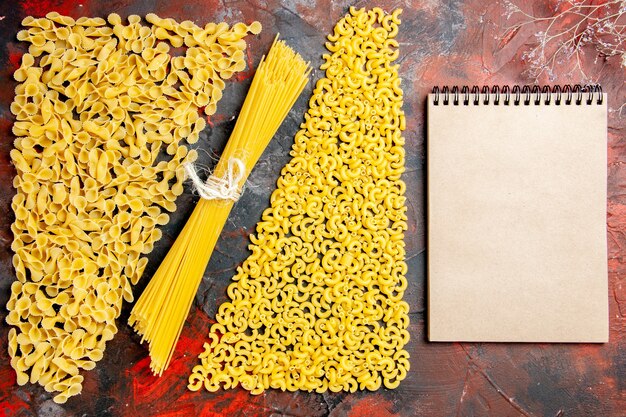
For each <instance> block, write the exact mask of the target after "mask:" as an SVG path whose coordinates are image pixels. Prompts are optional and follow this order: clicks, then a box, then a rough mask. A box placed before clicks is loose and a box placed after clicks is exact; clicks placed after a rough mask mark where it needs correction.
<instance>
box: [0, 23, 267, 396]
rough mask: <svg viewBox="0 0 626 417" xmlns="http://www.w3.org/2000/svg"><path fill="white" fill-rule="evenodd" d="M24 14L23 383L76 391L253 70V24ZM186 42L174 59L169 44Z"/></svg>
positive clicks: (20, 77)
mask: <svg viewBox="0 0 626 417" xmlns="http://www.w3.org/2000/svg"><path fill="white" fill-rule="evenodd" d="M146 20H147V21H148V23H149V25H148V26H144V25H142V24H141V19H140V17H139V16H129V17H128V22H127V23H123V22H122V19H121V18H120V16H118V15H116V14H111V15H109V16H108V19H107V21H105V20H104V19H101V18H85V17H83V18H80V19H76V20H75V19H73V18H71V17H67V16H61V15H59V14H58V13H54V12H53V13H49V14H48V15H46V17H45V18H38V19H37V18H33V17H27V18H25V19H24V20H23V22H22V24H23V25H24V26H25V27H26V29H25V30H22V31H20V32H19V33H18V39H19V40H20V41H24V42H27V43H29V44H30V46H29V48H28V53H26V54H24V56H23V58H22V62H21V66H20V67H19V68H18V69H17V70H16V71H15V74H14V77H15V79H16V80H17V81H18V82H19V85H18V86H17V88H16V90H15V99H14V101H13V103H12V104H11V111H12V113H13V114H14V115H15V117H16V121H15V123H14V125H13V133H14V134H15V135H16V136H17V139H16V140H15V149H13V150H12V151H11V159H12V161H13V163H14V165H15V167H16V170H17V176H16V177H15V179H14V182H13V184H14V186H15V188H16V189H17V194H16V195H15V197H14V199H13V202H12V208H13V211H14V213H15V222H14V223H13V225H12V231H13V234H14V240H13V243H12V246H11V247H12V249H13V251H14V252H15V255H14V256H13V265H14V267H15V271H16V275H17V281H16V282H14V283H13V284H12V286H11V296H10V299H9V302H8V304H7V307H8V310H9V314H8V316H7V319H6V320H7V322H8V323H9V324H10V325H12V326H15V327H13V328H11V330H10V331H9V355H10V357H11V365H12V366H13V368H14V369H15V370H16V372H17V382H18V383H19V384H20V385H22V384H25V383H26V382H29V381H30V382H31V383H39V384H41V385H42V386H44V387H45V389H46V390H47V391H49V392H52V391H56V392H57V395H56V396H55V397H54V400H55V401H56V402H59V403H63V402H65V401H66V400H67V398H68V397H70V396H72V395H76V394H78V393H79V392H80V391H81V387H82V381H83V377H82V376H81V375H80V374H79V371H80V369H87V370H88V369H93V368H94V366H95V362H97V361H99V360H100V359H101V358H102V355H103V352H104V349H105V345H106V342H107V341H109V340H111V339H112V338H113V336H114V335H115V333H116V332H117V327H116V324H115V319H116V318H117V317H118V316H119V314H120V310H121V307H122V302H123V300H126V301H132V300H133V293H132V289H131V284H136V283H137V281H138V280H139V278H140V277H141V275H142V273H143V271H144V269H145V267H146V264H147V258H146V257H145V255H146V254H148V253H150V251H151V250H152V248H153V245H154V243H155V242H156V241H157V240H158V239H159V238H160V237H161V231H160V230H159V228H158V227H159V226H160V225H164V224H166V223H167V222H168V220H169V216H168V214H167V211H170V212H171V211H173V210H175V209H176V204H175V201H176V198H177V197H178V196H179V195H180V194H182V192H183V186H182V182H183V181H184V179H185V174H184V169H183V164H185V163H187V162H192V161H193V160H195V158H196V152H195V151H193V150H191V151H189V150H188V148H187V144H192V143H194V142H196V141H197V140H198V135H199V134H200V132H201V131H202V129H203V128H204V127H205V121H204V118H202V117H201V116H200V111H201V109H204V112H205V114H207V115H210V114H213V113H214V112H215V109H216V104H217V102H218V100H219V99H220V98H221V97H222V89H223V88H224V85H225V83H224V80H226V79H228V78H230V77H231V76H232V75H233V74H234V73H235V72H237V71H241V70H242V69H243V68H245V61H244V50H245V47H246V43H245V41H244V40H243V38H244V37H245V36H246V35H247V34H248V33H250V32H251V33H255V34H256V33H258V32H259V31H260V29H261V26H260V24H259V23H258V22H255V23H253V24H251V25H250V26H248V25H245V24H243V23H237V24H235V25H234V26H232V27H229V26H228V25H227V24H226V23H220V24H214V23H209V24H207V25H206V26H204V27H199V26H197V25H195V24H194V23H192V22H190V21H184V22H181V23H178V22H176V21H174V20H173V19H162V18H160V17H158V16H156V15H154V14H149V15H147V16H146ZM172 47H174V48H183V53H182V55H179V56H175V57H173V56H172V54H171V49H172Z"/></svg>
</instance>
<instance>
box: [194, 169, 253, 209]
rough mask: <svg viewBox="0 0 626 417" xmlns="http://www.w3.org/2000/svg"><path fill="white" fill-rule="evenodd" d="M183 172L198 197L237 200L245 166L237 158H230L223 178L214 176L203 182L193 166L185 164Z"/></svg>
mask: <svg viewBox="0 0 626 417" xmlns="http://www.w3.org/2000/svg"><path fill="white" fill-rule="evenodd" d="M185 172H186V173H187V178H189V179H190V180H191V182H192V183H193V185H194V188H195V189H196V191H197V192H198V195H199V196H200V197H202V198H204V199H205V200H233V201H237V200H239V197H241V192H242V190H241V189H240V188H239V182H240V181H241V180H242V179H244V177H245V175H246V166H245V164H244V163H243V161H242V160H241V159H239V158H230V159H229V160H228V167H227V169H226V175H225V176H224V177H218V176H216V175H214V174H212V175H210V176H209V178H207V180H206V181H205V182H203V181H202V180H201V179H200V177H199V176H198V173H197V172H196V168H195V167H194V164H185Z"/></svg>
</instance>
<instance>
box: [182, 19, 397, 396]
mask: <svg viewBox="0 0 626 417" xmlns="http://www.w3.org/2000/svg"><path fill="white" fill-rule="evenodd" d="M399 14H400V10H396V11H394V12H393V13H391V14H386V13H384V12H383V11H382V10H381V9H379V8H375V9H372V10H368V11H366V10H363V9H361V10H357V9H355V8H351V9H350V13H349V14H347V15H346V16H345V17H344V18H343V19H341V20H340V21H339V22H338V23H337V26H336V27H335V30H334V33H333V34H332V35H330V36H329V37H328V39H329V41H330V42H328V43H327V44H326V46H327V48H328V50H329V51H330V52H331V53H330V54H327V55H324V59H325V63H324V64H323V65H322V69H323V70H326V77H325V78H322V79H321V80H319V81H318V82H317V85H316V88H315V90H314V92H313V95H312V97H311V99H310V100H309V110H308V112H307V113H306V114H305V116H304V122H303V123H302V125H301V130H300V131H299V132H298V133H297V134H296V137H295V144H294V145H293V148H292V150H291V152H290V154H291V156H292V159H291V161H290V162H289V163H288V164H287V166H285V167H284V168H283V170H282V172H281V177H280V178H279V179H278V188H277V189H276V190H275V191H274V192H273V194H272V196H271V199H270V201H271V207H269V208H268V209H267V210H265V212H264V213H263V216H262V219H261V221H260V222H259V223H258V224H257V227H256V235H252V236H251V238H250V239H251V242H252V244H251V245H250V250H251V251H252V254H251V255H250V256H249V257H248V258H247V259H246V260H245V262H244V263H243V265H242V266H241V267H240V268H238V270H237V274H236V275H235V277H234V278H233V282H232V283H231V284H230V285H229V287H228V290H227V295H228V297H229V298H230V301H228V302H225V303H223V304H222V305H220V307H219V309H218V312H217V315H216V323H215V324H214V325H213V326H212V327H211V332H210V337H209V342H207V343H206V344H205V351H204V353H202V354H201V355H200V357H199V359H200V363H199V364H198V365H197V366H196V367H194V368H193V370H192V374H191V376H190V377H189V389H191V390H198V389H201V388H202V387H204V388H205V389H207V390H209V391H215V390H217V389H219V388H220V387H222V388H225V389H228V388H232V387H236V386H238V385H241V386H242V387H243V388H244V389H246V390H249V391H251V392H252V393H253V394H260V393H262V392H263V391H264V390H266V389H268V388H276V389H281V390H289V391H294V390H306V391H317V392H324V391H327V390H331V391H335V392H336V391H349V392H354V391H356V390H357V389H367V390H375V389H378V388H379V387H381V386H385V387H387V388H395V387H397V386H398V384H399V383H400V381H402V380H403V379H404V378H405V377H406V374H407V371H408V370H409V361H408V358H409V355H408V352H407V351H406V350H405V349H404V347H405V345H406V343H407V342H408V340H409V333H408V330H407V329H408V325H409V316H408V312H409V306H408V304H407V303H406V302H405V301H403V300H402V298H403V295H404V291H405V290H406V286H407V280H406V278H405V275H406V272H407V266H406V263H405V260H404V258H405V249H404V242H403V237H404V231H405V230H406V229H407V223H406V206H405V197H404V193H405V185H404V182H403V181H402V180H401V179H400V177H401V174H402V173H403V172H404V150H403V147H402V146H403V144H404V139H403V137H402V130H404V128H405V119H404V114H403V112H402V109H401V107H402V90H401V89H400V78H398V74H397V69H398V65H394V64H393V61H394V60H395V59H396V58H397V57H398V50H397V47H398V42H397V41H396V40H395V39H394V37H395V35H396V34H397V31H398V24H399V23H400V20H399V18H398V15H399Z"/></svg>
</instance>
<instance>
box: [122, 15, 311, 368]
mask: <svg viewBox="0 0 626 417" xmlns="http://www.w3.org/2000/svg"><path fill="white" fill-rule="evenodd" d="M218 29H219V27H218ZM257 29H258V27H257ZM223 30H224V28H223V27H221V29H220V33H222V34H221V35H220V36H226V35H228V33H224V32H223ZM242 30H243V29H242V27H241V26H239V27H238V29H237V31H238V32H239V31H242ZM235 38H236V36H234V35H232V34H230V35H229V39H235ZM220 59H221V58H220ZM309 72H310V68H309V66H308V64H307V63H305V62H304V61H303V60H302V58H301V57H300V55H298V54H297V53H296V52H294V51H293V50H292V49H291V48H290V47H289V46H287V45H286V44H285V43H284V42H283V41H280V40H275V42H274V44H273V45H272V47H271V48H270V51H269V53H268V54H267V57H264V58H263V60H262V61H261V63H260V64H259V67H258V68H257V70H256V73H255V76H254V79H253V80H252V85H251V86H250V91H249V92H248V95H247V97H246V100H245V102H244V104H243V107H242V110H241V113H240V115H239V118H238V119H237V123H236V124H235V128H234V130H233V132H232V134H231V137H230V139H229V140H228V143H227V145H226V148H225V149H224V152H223V154H222V158H221V159H220V161H219V162H218V164H217V167H216V170H215V173H214V174H213V176H212V177H210V179H212V180H214V181H215V184H217V186H219V190H224V187H225V185H226V186H228V185H230V187H232V188H233V189H232V190H230V191H229V193H230V194H228V195H227V196H226V197H225V196H224V194H223V193H219V195H217V196H214V195H212V196H208V195H206V194H205V195H202V193H200V195H201V196H202V197H203V198H202V199H201V200H200V202H199V203H198V205H197V206H196V208H195V209H194V211H193V213H192V215H191V218H190V219H189V220H188V221H187V224H186V225H185V227H184V228H183V231H182V232H181V233H180V235H179V236H178V238H177V239H176V241H175V242H174V245H173V246H172V248H171V249H170V251H169V252H168V254H167V256H166V257H165V260H164V261H163V263H162V264H161V265H160V267H159V269H158V270H157V272H156V273H155V274H154V276H153V277H152V280H151V281H150V283H149V284H148V287H146V290H145V291H144V293H143V294H142V295H141V297H140V298H139V300H137V303H136V304H135V307H133V310H132V311H131V315H130V319H129V323H130V324H131V325H132V326H133V327H134V328H135V330H137V332H138V333H140V334H141V335H142V340H146V341H147V342H148V344H149V349H150V358H151V362H150V367H151V369H152V371H153V372H154V373H155V374H158V375H161V374H162V373H163V371H164V370H165V369H167V367H168V365H169V362H170V360H171V358H172V354H173V352H174V348H175V346H176V342H177V341H178V337H179V335H180V332H181V330H182V327H183V324H184V322H185V319H186V318H187V315H188V314H189V308H190V307H191V303H192V302H193V298H194V296H195V294H196V292H197V290H198V286H199V285H200V281H201V280H202V275H203V274H204V270H205V269H206V265H207V263H208V262H209V259H210V257H211V252H212V251H213V248H214V246H215V243H216V242H217V238H218V236H219V234H220V231H221V229H222V227H223V226H224V223H225V222H226V219H227V218H228V214H229V212H230V210H231V208H232V207H233V204H234V200H236V199H237V198H238V197H237V195H239V193H240V192H239V190H240V189H241V187H242V186H243V184H244V182H245V180H246V178H247V177H248V175H249V174H250V171H251V170H252V168H253V167H254V165H255V164H256V162H257V160H258V159H259V157H260V156H261V154H262V153H263V150H264V149H265V148H266V146H267V144H268V143H269V141H270V140H271V139H272V137H273V136H274V134H275V133H276V130H278V127H279V126H280V124H281V123H282V122H283V120H284V119H285V117H286V116H287V113H288V112H289V110H290V109H291V107H292V106H293V104H294V102H295V101H296V99H297V98H298V96H299V95H300V93H301V92H302V89H303V88H304V86H305V85H306V83H307V82H308V74H309ZM237 162H238V163H237ZM224 182H226V183H227V184H224ZM227 188H229V187H227ZM199 191H201V190H199ZM233 191H234V192H233ZM231 197H232V198H231Z"/></svg>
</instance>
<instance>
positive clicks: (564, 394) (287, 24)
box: [0, 0, 626, 417]
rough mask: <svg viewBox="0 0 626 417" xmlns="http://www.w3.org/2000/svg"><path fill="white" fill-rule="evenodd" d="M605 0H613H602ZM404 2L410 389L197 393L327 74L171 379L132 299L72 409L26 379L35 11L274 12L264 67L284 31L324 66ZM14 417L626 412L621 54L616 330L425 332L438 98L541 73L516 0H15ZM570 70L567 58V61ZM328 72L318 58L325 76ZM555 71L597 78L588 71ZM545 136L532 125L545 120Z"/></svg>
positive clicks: (3, 203)
mask: <svg viewBox="0 0 626 417" xmlns="http://www.w3.org/2000/svg"><path fill="white" fill-rule="evenodd" d="M594 3H600V2H598V1H596V2H594ZM352 4H355V5H357V6H359V7H361V6H365V7H374V6H380V7H383V8H384V9H386V10H391V9H393V8H395V7H402V8H403V9H404V13H403V14H402V20H403V24H402V26H401V31H400V33H399V35H398V40H399V42H400V48H401V49H400V58H399V62H400V64H401V67H400V73H401V74H400V75H401V77H402V78H403V83H402V87H403V89H404V95H405V112H406V115H407V131H406V132H405V136H406V151H407V153H406V155H407V161H406V167H407V171H406V174H405V175H404V180H405V181H406V183H407V189H408V192H407V197H408V203H407V204H408V208H409V210H408V216H409V231H408V232H407V234H406V243H407V261H408V264H409V274H408V280H409V288H408V290H407V292H406V295H405V299H406V301H407V302H409V304H410V305H411V327H410V331H411V335H412V338H411V342H410V344H409V345H408V350H409V352H410V354H411V371H410V373H409V375H408V377H407V379H406V380H405V381H404V382H403V383H402V384H401V385H400V387H399V388H398V389H396V390H394V391H389V390H385V389H382V390H380V391H378V392H373V393H372V392H357V393H355V394H345V393H338V394H333V393H326V394H308V393H304V392H296V393H287V392H280V391H274V390H270V391H267V392H266V393H265V394H263V395H260V396H251V395H249V394H248V393H247V392H246V391H244V390H242V389H235V390H229V391H219V392H216V393H208V392H203V391H201V392H196V393H192V392H189V391H187V389H186V379H187V376H188V374H189V371H190V369H191V367H192V366H193V365H195V363H196V355H197V354H198V353H199V352H200V351H202V343H203V341H204V339H205V337H206V334H207V331H208V326H209V324H210V322H211V317H213V316H214V314H215V311H216V309H217V306H219V304H220V303H221V302H222V301H224V300H225V288H226V286H227V285H228V283H229V280H230V278H231V276H232V274H233V271H234V269H235V268H236V266H237V265H239V264H240V263H241V262H242V261H243V260H244V258H245V257H246V256H247V254H248V251H247V245H248V243H249V241H248V235H249V233H250V232H251V231H252V230H253V228H254V225H255V223H256V222H257V221H258V220H259V218H260V215H261V212H262V211H263V209H264V208H266V207H267V206H268V204H269V196H270V194H271V192H272V190H273V189H274V186H275V182H276V179H277V178H278V176H279V172H280V169H281V168H282V166H283V165H284V164H285V163H286V162H287V161H288V160H289V156H288V151H289V148H290V146H291V144H292V141H293V136H294V134H295V132H296V131H297V129H298V125H299V123H300V121H301V119H302V115H303V113H304V111H305V110H306V107H307V100H308V96H309V94H310V92H311V88H312V86H311V85H309V86H308V88H307V89H306V90H305V92H304V93H303V95H302V97H301V98H300V100H299V101H298V102H297V103H296V105H295V106H294V108H293V110H292V111H291V113H290V114H289V116H288V118H287V120H286V122H285V123H284V124H283V126H282V127H281V128H280V130H279V131H278V134H277V136H276V138H274V140H273V141H272V142H271V144H270V145H269V147H268V149H267V150H266V152H265V154H264V155H263V157H262V158H261V160H260V162H259V164H258V166H257V167H256V168H255V170H254V171H253V173H252V175H251V177H250V180H249V184H248V186H247V188H246V192H245V193H244V195H243V197H242V199H241V200H240V202H239V203H238V204H237V205H236V206H235V208H234V210H233V212H232V214H231V216H230V219H229V220H228V222H227V224H226V226H225V228H224V231H223V233H222V236H221V238H220V240H219V242H218V244H217V247H216V250H215V253H214V255H213V257H212V259H211V262H210V264H209V267H208V269H207V271H206V274H205V278H204V281H203V283H202V285H201V287H200V291H199V292H198V295H197V303H196V305H195V306H194V307H193V308H192V311H191V313H190V316H189V319H188V320H187V324H186V327H185V329H184V331H183V334H182V337H181V340H180V342H179V345H178V349H177V352H176V357H175V359H174V361H173V362H172V364H171V365H170V368H169V370H168V371H167V372H166V374H165V375H164V376H163V377H161V378H156V377H153V376H152V375H151V374H150V369H149V360H148V358H147V350H146V347H145V346H141V345H139V338H138V337H137V336H136V335H135V334H133V332H132V331H131V329H130V328H129V327H128V326H127V325H126V321H127V319H128V314H129V311H130V306H129V305H126V306H125V308H124V310H123V312H122V316H121V318H120V320H119V323H118V324H119V327H120V330H119V333H118V334H117V336H116V337H115V339H114V340H113V341H112V342H109V344H108V346H107V350H106V352H105V356H104V359H103V360H102V361H100V362H99V363H98V365H97V367H96V369H95V370H93V371H90V372H84V373H83V374H84V375H85V383H84V389H83V393H82V395H80V396H77V397H73V398H71V399H70V400H69V401H68V402H67V403H66V404H64V405H62V406H61V405H57V404H55V403H53V402H52V400H51V398H52V395H51V394H48V393H46V392H45V391H44V390H43V388H41V387H39V386H38V385H26V386H24V387H18V386H17V385H16V383H15V373H14V372H13V370H12V369H11V367H10V365H9V359H8V354H7V332H8V327H7V326H6V324H4V317H5V315H6V309H5V308H4V306H5V305H6V301H7V299H8V296H9V286H10V284H11V282H12V281H13V280H14V279H15V278H14V271H13V269H12V266H11V256H12V253H11V250H10V243H11V240H12V235H11V231H10V224H11V222H12V221H13V214H12V212H11V208H10V201H11V198H12V196H13V194H14V190H13V188H12V186H11V179H12V177H13V176H14V175H15V170H14V168H13V166H12V165H11V162H10V158H9V152H10V150H11V148H12V146H13V139H14V137H13V135H12V133H11V124H12V122H13V116H12V115H11V113H10V111H9V105H10V103H11V101H12V99H13V90H14V88H15V85H16V83H15V82H14V81H13V79H12V73H13V71H14V70H15V69H16V68H17V66H18V65H19V61H20V56H21V54H22V53H23V52H24V50H25V48H24V45H20V44H19V43H18V42H17V40H16V38H15V35H16V33H17V31H18V30H19V27H20V26H19V25H20V21H21V19H22V18H23V17H24V16H27V15H33V16H43V15H45V14H46V13H47V12H49V11H53V10H54V11H58V12H59V13H61V14H67V15H70V16H73V17H79V16H101V17H106V15H108V14H109V13H111V12H116V13H118V14H120V15H121V16H122V17H126V16H128V15H129V14H139V15H142V16H144V15H146V14H147V13H150V12H154V13H157V14H158V15H160V16H163V17H173V18H174V19H176V20H178V21H182V20H185V19H191V20H194V21H195V22H196V23H198V24H204V23H206V22H209V21H215V22H217V21H222V20H224V21H226V22H229V23H235V22H237V21H245V22H251V21H253V20H259V21H260V22H261V23H262V24H263V32H262V33H261V35H260V36H258V37H256V38H255V37H250V38H248V47H249V56H250V63H251V64H253V67H256V65H257V64H258V62H259V60H260V57H261V55H262V54H263V53H265V52H266V50H267V49H268V47H269V45H270V43H271V41H272V39H273V38H274V36H275V33H276V32H280V33H281V36H282V37H283V38H284V39H286V40H287V42H288V43H289V44H290V45H291V46H292V47H293V48H294V49H296V50H297V51H299V52H300V53H301V54H302V55H303V56H304V57H305V59H307V60H310V61H311V63H312V65H313V66H314V67H318V66H319V65H320V64H321V54H322V53H323V52H324V49H323V42H324V40H325V39H324V37H325V36H326V34H328V33H329V32H330V31H331V30H332V28H333V26H334V24H335V23H336V21H337V20H338V19H339V18H340V17H341V16H343V14H345V13H346V12H347V10H348V7H349V6H350V5H352ZM523 5H524V7H525V9H526V10H534V11H536V12H538V13H539V14H541V12H545V10H547V6H548V2H542V1H534V2H530V1H526V2H523ZM0 16H2V17H3V18H2V20H0V36H1V37H2V39H3V42H2V45H1V46H0V132H1V138H2V139H0V175H1V178H2V181H0V306H2V307H0V319H1V324H0V415H23V416H32V415H41V416H48V417H53V416H54V417H61V416H83V415H99V416H106V415H111V416H120V415H132V416H135V415H137V416H149V415H155V416H162V417H165V416H185V415H205V416H218V415H225V416H236V415H245V416H255V415H275V416H278V415H289V416H344V415H347V416H370V417H383V416H498V417H506V416H549V417H562V416H581V417H582V416H598V417H600V416H626V231H625V230H626V164H625V163H626V138H625V136H624V127H625V125H626V123H625V119H624V116H621V115H620V113H619V109H620V106H621V105H622V104H623V103H624V102H625V101H626V97H625V93H624V91H625V90H624V79H625V77H624V76H625V70H624V68H623V67H620V66H619V59H618V58H612V59H609V60H605V59H603V58H599V59H596V58H597V54H595V52H594V51H593V50H592V49H589V50H588V51H587V53H586V55H585V56H584V58H585V59H584V60H583V63H582V64H583V67H584V69H585V71H586V73H587V75H588V76H589V77H590V78H592V79H593V80H594V81H596V82H599V83H601V84H602V86H603V88H604V91H605V92H608V94H609V131H608V146H609V161H608V183H609V190H608V192H609V198H608V201H607V222H608V223H607V225H608V244H609V271H610V272H609V294H608V296H609V299H610V329H611V333H610V342H609V343H607V344H603V345H588V344H570V345H566V344H488V343H435V344H433V343H428V342H426V339H425V239H424V237H425V225H424V224H425V215H424V199H425V195H424V158H425V151H424V131H425V130H424V108H425V97H426V94H427V93H428V92H429V91H430V90H431V89H432V87H433V86H434V85H444V84H449V85H455V84H459V85H463V84H469V85H473V84H478V85H482V84H499V85H503V84H509V85H512V84H526V83H529V82H532V81H533V80H531V79H529V78H528V76H527V75H525V72H524V70H525V69H526V66H527V63H525V62H524V61H523V59H522V54H523V52H524V51H525V50H527V49H528V46H529V44H532V42H533V40H534V36H533V35H534V28H533V27H532V26H531V27H527V28H525V29H523V30H520V31H519V32H516V33H515V34H514V36H508V37H505V38H504V39H503V38H502V35H503V33H504V32H505V30H504V28H505V27H506V26H507V25H508V24H509V23H508V22H507V19H506V17H505V7H504V4H502V3H501V2H486V1H481V0H457V1H454V0H448V1H436V0H427V1H421V2H412V1H408V0H405V1H380V2H370V1H358V2H356V3H353V2H350V1H345V0H341V1H333V0H320V1H317V2H308V1H305V0H290V1H286V2H278V1H275V0H248V1H239V0H206V1H187V2H186V1H183V0H137V1H133V0H111V1H96V0H85V1H71V0H42V1H37V0H19V1H12V0H3V2H2V3H1V4H0ZM556 69H557V71H556V72H557V74H558V72H559V66H558V65H557V68H556ZM252 74H253V72H252V71H246V72H244V73H243V74H241V75H239V76H237V77H236V78H234V79H233V80H231V82H229V83H228V85H227V88H226V90H225V95H224V98H223V99H222V101H220V103H219V105H218V113H217V114H216V115H215V116H213V117H211V119H210V123H209V126H208V127H207V129H206V131H205V132H203V134H202V136H201V140H200V142H199V144H198V146H199V147H200V148H202V149H205V150H206V151H207V152H206V153H202V155H201V162H203V163H204V164H206V165H207V166H209V167H210V166H212V165H213V163H214V162H213V160H212V158H211V155H219V153H220V151H221V150H222V149H223V146H224V144H225V141H226V139H227V137H228V134H229V132H230V131H231V129H232V127H233V125H234V119H235V117H236V115H237V113H238V111H239V108H240V106H241V104H242V101H243V98H244V96H245V93H246V91H247V88H248V86H249V84H250V80H251V78H250V77H251V75H252ZM321 75H322V73H321V72H320V71H319V70H315V71H313V73H312V80H313V81H315V80H316V79H318V78H319V77H320V76H321ZM539 81H540V82H543V83H545V82H550V83H552V82H556V83H560V84H561V83H576V82H581V81H584V80H582V79H580V76H579V75H577V74H576V73H573V74H570V75H569V76H561V77H559V78H557V79H556V80H543V79H540V80H539ZM529 134H532V132H530V133H529ZM195 201H196V197H194V196H193V195H192V194H191V193H190V192H186V193H185V194H184V195H183V196H181V198H180V200H179V201H178V207H179V209H178V211H177V212H176V213H174V214H173V215H172V220H171V222H170V224H169V225H168V226H167V227H166V228H165V229H164V232H165V233H164V237H163V239H162V240H161V241H160V242H159V243H158V244H157V245H156V247H155V250H154V252H153V253H152V254H151V255H150V259H151V262H150V263H149V265H148V268H147V269H146V273H145V276H144V278H143V279H142V281H141V282H140V284H139V285H138V286H137V288H135V294H137V295H138V294H140V292H141V291H142V289H143V288H144V287H145V285H146V283H147V282H148V280H149V278H150V276H151V275H152V274H153V273H154V271H155V269H156V267H157V265H158V263H159V262H160V260H161V259H163V257H164V255H165V253H166V251H167V249H168V247H169V246H170V245H171V244H172V242H173V239H174V238H175V236H176V235H177V233H178V232H179V231H180V229H181V228H182V225H183V223H184V222H185V220H186V218H187V217H188V216H189V214H190V211H191V209H192V208H193V206H194V203H195Z"/></svg>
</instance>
